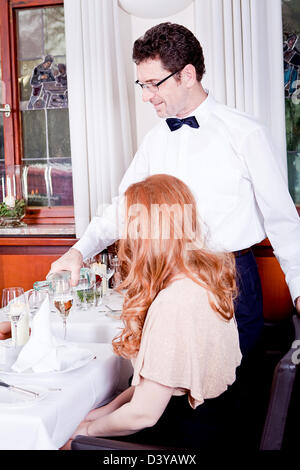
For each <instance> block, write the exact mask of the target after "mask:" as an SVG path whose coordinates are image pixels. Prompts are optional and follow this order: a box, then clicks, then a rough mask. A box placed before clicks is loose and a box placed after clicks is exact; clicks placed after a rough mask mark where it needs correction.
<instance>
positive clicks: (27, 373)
mask: <svg viewBox="0 0 300 470" xmlns="http://www.w3.org/2000/svg"><path fill="white" fill-rule="evenodd" d="M93 359H96V356H95V354H93V353H91V354H90V356H88V357H86V358H85V359H82V360H81V361H78V362H77V363H76V364H75V365H73V366H70V367H67V368H66V369H63V370H53V371H49V372H34V371H33V370H32V369H28V370H24V372H15V371H14V370H1V369H0V374H1V375H4V374H6V375H16V376H18V377H20V376H24V377H25V376H26V377H28V376H32V377H35V376H39V377H40V376H44V375H48V374H65V373H66V372H71V371H73V370H76V369H79V368H80V367H83V366H85V365H86V364H88V363H89V362H90V361H92V360H93Z"/></svg>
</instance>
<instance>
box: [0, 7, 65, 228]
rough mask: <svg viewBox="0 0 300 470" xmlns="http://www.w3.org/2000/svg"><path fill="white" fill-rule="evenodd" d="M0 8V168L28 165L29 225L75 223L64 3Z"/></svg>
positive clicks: (26, 194)
mask: <svg viewBox="0 0 300 470" xmlns="http://www.w3.org/2000/svg"><path fill="white" fill-rule="evenodd" d="M0 6H1V12H0V20H1V23H0V24H1V30H0V41H1V43H0V46H1V65H2V79H1V86H2V107H3V106H4V105H5V104H9V105H10V107H11V114H10V116H9V117H6V116H5V114H4V113H3V112H2V113H0V165H1V166H2V167H3V166H4V165H9V164H12V163H15V164H22V168H23V183H24V191H25V196H26V198H27V204H28V208H27V220H26V221H27V222H29V223H35V222H38V223H42V222H46V223H49V222H60V223H61V222H64V221H65V222H73V220H74V218H73V217H74V211H73V190H72V164H71V150H70V133H69V109H68V80H67V68H66V52H65V27H64V8H63V1H62V0H22V1H20V0H0ZM0 91H1V90H0Z"/></svg>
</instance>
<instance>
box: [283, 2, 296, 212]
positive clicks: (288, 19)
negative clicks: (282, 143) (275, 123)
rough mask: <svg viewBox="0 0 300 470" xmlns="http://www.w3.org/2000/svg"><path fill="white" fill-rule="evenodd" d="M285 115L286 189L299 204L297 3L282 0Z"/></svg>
mask: <svg viewBox="0 0 300 470" xmlns="http://www.w3.org/2000/svg"><path fill="white" fill-rule="evenodd" d="M282 19H283V57H284V90H285V118H286V139H287V159H288V177H289V190H290V193H291V196H292V198H293V200H294V202H295V204H296V205H297V206H300V4H299V0H282Z"/></svg>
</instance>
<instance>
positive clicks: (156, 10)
mask: <svg viewBox="0 0 300 470" xmlns="http://www.w3.org/2000/svg"><path fill="white" fill-rule="evenodd" d="M192 1H193V0H119V5H120V7H121V8H122V9H123V10H125V11H126V12H127V13H129V14H130V15H134V16H139V17H141V18H165V17H166V16H172V15H175V13H178V12H179V11H181V10H184V9H185V8H187V7H188V6H189V5H190V3H192Z"/></svg>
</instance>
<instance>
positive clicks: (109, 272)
mask: <svg viewBox="0 0 300 470" xmlns="http://www.w3.org/2000/svg"><path fill="white" fill-rule="evenodd" d="M112 256H113V255H112V254H111V253H101V254H100V261H101V264H105V266H106V269H105V271H104V272H103V277H104V280H103V285H102V292H103V297H108V296H109V295H110V292H109V290H108V289H109V285H108V283H109V280H110V278H111V277H112V276H113V275H114V272H115V268H114V266H113V264H112V262H111V261H112Z"/></svg>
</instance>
